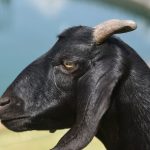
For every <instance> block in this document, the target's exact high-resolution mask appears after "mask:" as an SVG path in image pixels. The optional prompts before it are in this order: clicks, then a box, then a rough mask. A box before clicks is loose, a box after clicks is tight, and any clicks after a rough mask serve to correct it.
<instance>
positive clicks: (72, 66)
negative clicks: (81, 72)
mask: <svg viewBox="0 0 150 150" xmlns="http://www.w3.org/2000/svg"><path fill="white" fill-rule="evenodd" d="M63 66H64V68H65V69H66V70H67V71H70V72H74V71H76V70H77V69H78V64H77V63H75V62H72V61H66V60H65V61H64V62H63Z"/></svg>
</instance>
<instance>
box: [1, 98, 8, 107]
mask: <svg viewBox="0 0 150 150" xmlns="http://www.w3.org/2000/svg"><path fill="white" fill-rule="evenodd" d="M9 103H10V99H9V98H8V97H4V98H1V99H0V106H1V107H3V106H5V105H8V104H9Z"/></svg>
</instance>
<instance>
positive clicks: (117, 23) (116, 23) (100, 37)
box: [93, 19, 137, 44]
mask: <svg viewBox="0 0 150 150" xmlns="http://www.w3.org/2000/svg"><path fill="white" fill-rule="evenodd" d="M136 28H137V24H136V22H134V21H132V20H117V19H112V20H108V21H106V22H104V23H102V24H100V25H97V26H96V27H94V32H93V37H94V41H95V42H96V43H97V44H101V43H103V42H104V41H105V40H106V39H107V38H108V37H110V36H112V35H113V34H116V33H125V32H130V31H133V30H135V29H136Z"/></svg>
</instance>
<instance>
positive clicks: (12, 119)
mask: <svg viewBox="0 0 150 150" xmlns="http://www.w3.org/2000/svg"><path fill="white" fill-rule="evenodd" d="M27 118H29V116H22V117H17V118H9V119H1V121H2V122H11V121H15V120H21V119H27Z"/></svg>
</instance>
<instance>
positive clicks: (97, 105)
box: [54, 60, 122, 150]
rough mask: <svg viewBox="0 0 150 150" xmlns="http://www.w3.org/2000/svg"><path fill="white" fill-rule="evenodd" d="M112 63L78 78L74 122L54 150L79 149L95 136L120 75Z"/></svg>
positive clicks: (97, 67) (118, 69)
mask: <svg viewBox="0 0 150 150" xmlns="http://www.w3.org/2000/svg"><path fill="white" fill-rule="evenodd" d="M113 62H114V61H110V60H107V61H103V62H100V64H97V65H96V66H95V67H92V69H91V70H90V71H89V72H87V73H86V74H85V75H84V76H82V78H81V79H80V81H79V86H78V90H79V91H78V107H77V118H76V123H75V124H74V126H73V127H72V128H71V129H70V130H69V131H68V132H67V133H66V134H65V135H64V137H63V138H62V139H61V140H60V141H59V143H58V145H57V146H56V147H55V148H54V150H60V149H61V150H80V149H82V148H84V147H85V146H86V145H87V144H88V143H89V142H90V141H91V140H92V138H93V137H94V136H95V135H96V132H97V129H98V126H99V123H100V120H101V118H102V116H103V115H104V113H105V112H106V111H107V110H108V108H109V106H110V102H111V99H110V97H111V94H112V91H113V89H114V87H115V85H116V83H117V81H118V80H119V78H120V76H121V74H122V71H121V69H122V67H120V65H119V64H114V63H113ZM120 68H121V69H120Z"/></svg>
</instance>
